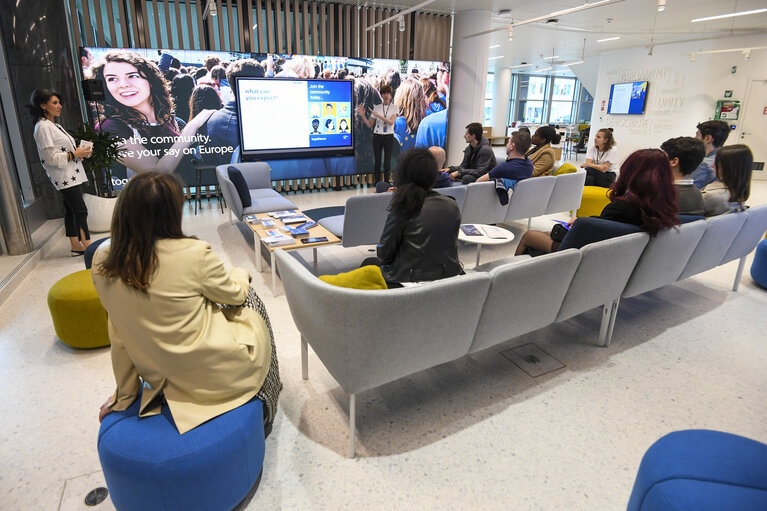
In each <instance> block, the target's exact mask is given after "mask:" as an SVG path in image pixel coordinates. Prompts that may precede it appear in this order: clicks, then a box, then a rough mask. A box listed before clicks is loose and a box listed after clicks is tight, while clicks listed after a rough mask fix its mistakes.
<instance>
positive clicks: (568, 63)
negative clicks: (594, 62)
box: [562, 60, 583, 66]
mask: <svg viewBox="0 0 767 511" xmlns="http://www.w3.org/2000/svg"><path fill="white" fill-rule="evenodd" d="M576 64H583V61H582V60H575V61H573V62H565V63H564V64H562V65H563V66H574V65H576Z"/></svg>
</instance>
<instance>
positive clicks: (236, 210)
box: [216, 162, 296, 222]
mask: <svg viewBox="0 0 767 511" xmlns="http://www.w3.org/2000/svg"><path fill="white" fill-rule="evenodd" d="M230 166H231V167H235V168H237V170H239V171H240V172H241V173H242V177H244V178H245V182H246V183H247V184H248V192H249V193H250V200H251V203H252V204H251V205H250V206H249V207H247V208H243V206H242V201H241V200H240V195H239V194H238V193H237V189H236V188H235V186H234V183H232V180H231V179H229V172H228V169H229V167H230ZM269 172H270V169H269V164H267V163H265V162H250V163H234V164H231V165H229V164H227V165H219V166H218V167H216V177H217V178H218V184H219V186H220V187H221V193H223V194H224V199H226V203H227V204H228V205H229V221H230V222H232V221H233V219H232V217H233V216H235V217H237V219H238V220H242V217H243V215H254V214H256V213H266V212H268V211H281V210H285V209H295V208H296V205H295V204H293V202H291V201H290V200H288V199H286V198H285V197H283V196H282V195H280V194H279V193H278V192H276V191H275V190H273V189H272V182H271V179H270V176H269Z"/></svg>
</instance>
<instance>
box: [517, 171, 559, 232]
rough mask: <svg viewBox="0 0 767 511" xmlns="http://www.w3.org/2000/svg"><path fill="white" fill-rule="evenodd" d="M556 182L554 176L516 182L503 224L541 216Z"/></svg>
mask: <svg viewBox="0 0 767 511" xmlns="http://www.w3.org/2000/svg"><path fill="white" fill-rule="evenodd" d="M556 180H557V178H556V177H554V176H540V177H531V178H529V179H525V180H523V181H520V182H518V183H517V186H516V187H515V188H514V193H512V194H511V199H509V207H508V209H507V210H506V218H505V219H504V222H511V221H513V220H520V219H523V218H530V217H534V216H540V215H542V214H543V213H544V212H545V211H546V206H548V204H549V198H550V197H551V192H552V191H553V190H554V183H555V182H556Z"/></svg>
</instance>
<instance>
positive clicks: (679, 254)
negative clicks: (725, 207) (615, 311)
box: [623, 220, 706, 298]
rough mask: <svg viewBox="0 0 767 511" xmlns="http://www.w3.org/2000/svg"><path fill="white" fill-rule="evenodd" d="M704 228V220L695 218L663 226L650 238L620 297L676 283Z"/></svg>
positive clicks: (627, 296)
mask: <svg viewBox="0 0 767 511" xmlns="http://www.w3.org/2000/svg"><path fill="white" fill-rule="evenodd" d="M705 230H706V222H705V221H703V220H698V221H697V222H690V223H689V224H682V225H679V226H677V227H674V228H671V229H664V230H662V231H661V232H659V233H658V235H657V236H655V237H654V238H650V242H649V243H648V244H647V247H646V248H645V249H644V252H642V257H640V258H639V262H637V265H636V267H635V268H634V271H633V272H632V273H631V278H629V281H628V283H627V284H626V289H624V290H623V296H624V297H626V298H630V297H632V296H636V295H638V294H642V293H646V292H648V291H652V290H653V289H657V288H659V287H661V286H665V285H668V284H671V283H672V282H675V281H676V279H678V278H679V275H681V274H682V270H684V267H685V266H687V261H689V260H690V255H692V253H693V251H694V250H695V247H696V246H697V245H698V242H699V241H700V239H701V237H702V236H703V233H704V232H705Z"/></svg>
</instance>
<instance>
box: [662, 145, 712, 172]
mask: <svg viewBox="0 0 767 511" xmlns="http://www.w3.org/2000/svg"><path fill="white" fill-rule="evenodd" d="M660 148H661V149H663V150H664V151H666V154H667V155H668V159H669V160H673V159H674V158H679V171H680V172H681V173H682V175H683V176H689V175H690V174H692V173H693V171H694V170H695V169H697V168H698V165H700V162H702V161H703V157H704V156H706V147H705V146H704V145H703V142H701V141H700V140H698V139H697V138H695V137H676V138H670V139H668V140H666V141H665V142H663V143H662V144H661V145H660Z"/></svg>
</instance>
